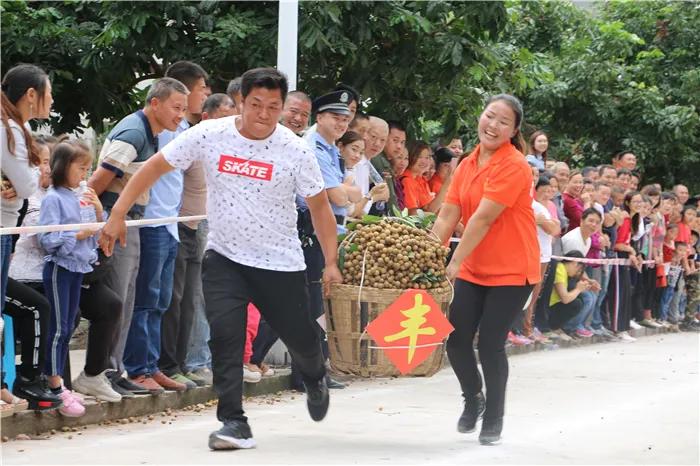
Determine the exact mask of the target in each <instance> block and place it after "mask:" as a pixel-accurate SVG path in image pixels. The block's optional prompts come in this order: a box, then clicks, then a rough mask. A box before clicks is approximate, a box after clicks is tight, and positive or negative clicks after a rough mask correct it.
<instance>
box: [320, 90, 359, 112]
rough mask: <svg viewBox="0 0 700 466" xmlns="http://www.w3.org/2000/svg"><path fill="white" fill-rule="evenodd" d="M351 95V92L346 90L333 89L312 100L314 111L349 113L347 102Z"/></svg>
mask: <svg viewBox="0 0 700 466" xmlns="http://www.w3.org/2000/svg"><path fill="white" fill-rule="evenodd" d="M352 97H353V96H352V94H351V93H350V92H348V91H335V92H329V93H328V94H324V95H322V96H321V97H318V98H316V100H314V105H313V110H314V113H323V112H333V113H339V114H341V115H350V107H348V104H349V103H350V101H351V100H352Z"/></svg>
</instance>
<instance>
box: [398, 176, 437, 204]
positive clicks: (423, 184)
mask: <svg viewBox="0 0 700 466" xmlns="http://www.w3.org/2000/svg"><path fill="white" fill-rule="evenodd" d="M401 184H402V185H403V197H404V205H405V206H406V208H407V209H422V208H423V207H425V206H427V205H428V204H430V203H431V202H432V200H433V197H434V196H433V194H432V193H431V192H430V186H428V182H427V181H425V178H423V177H422V176H418V177H415V176H413V174H412V173H411V172H409V171H407V172H406V174H405V176H404V177H403V178H401Z"/></svg>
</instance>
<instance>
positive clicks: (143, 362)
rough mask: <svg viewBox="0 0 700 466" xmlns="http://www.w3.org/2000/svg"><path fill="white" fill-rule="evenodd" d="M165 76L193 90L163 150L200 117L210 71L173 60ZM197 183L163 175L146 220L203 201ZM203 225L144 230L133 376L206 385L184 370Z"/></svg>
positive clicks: (161, 143)
mask: <svg viewBox="0 0 700 466" xmlns="http://www.w3.org/2000/svg"><path fill="white" fill-rule="evenodd" d="M165 74H166V76H169V77H172V78H174V79H177V80H178V81H180V82H182V83H183V84H184V85H185V86H187V88H188V89H189V90H190V93H189V95H188V97H187V112H186V113H185V118H184V119H183V120H182V122H181V123H180V125H179V126H178V128H177V129H176V130H175V131H164V132H163V133H162V134H160V135H159V136H158V147H159V148H163V147H165V146H166V145H167V144H168V143H169V142H171V141H173V140H175V139H176V138H178V137H179V136H180V135H181V134H183V133H184V132H185V131H187V130H188V129H189V128H190V127H192V126H194V125H195V124H197V123H198V122H199V121H200V120H201V114H202V112H203V106H204V102H205V101H206V99H207V93H206V87H207V84H206V81H207V79H208V75H207V73H206V71H204V69H203V68H202V67H201V66H199V65H197V64H196V63H193V62H190V61H179V62H176V63H173V64H172V65H171V66H170V67H169V68H168V69H167V70H166V72H165ZM201 180H203V178H201ZM192 181H193V178H192V177H191V176H188V177H187V182H188V186H187V188H186V189H185V186H184V183H185V177H184V173H183V171H182V170H173V171H171V172H169V173H167V174H165V175H163V176H161V177H160V179H159V180H158V181H157V182H156V183H155V184H154V185H153V187H151V200H150V202H149V204H148V206H147V207H146V215H145V218H152V219H156V218H167V217H177V216H178V214H179V213H180V211H181V206H182V205H183V203H185V202H186V203H187V204H190V203H191V202H193V201H194V200H193V199H190V197H191V196H193V195H194V193H195V192H199V193H198V194H197V196H199V199H201V198H202V195H203V194H202V193H201V189H202V186H196V187H195V186H191V185H189V184H190V183H192ZM199 182H200V181H198V183H199ZM183 193H184V194H185V196H183ZM195 202H196V201H195ZM198 225H199V222H189V224H188V225H185V224H184V223H169V224H166V225H153V226H148V227H143V228H141V229H140V230H139V234H140V235H141V264H140V266H139V274H138V277H137V279H136V299H135V302H134V318H133V319H132V323H131V328H130V330H129V339H128V340H127V343H126V349H125V351H124V365H125V366H126V369H127V371H128V372H129V376H130V377H132V379H134V378H138V377H140V376H148V375H150V376H151V377H152V378H153V380H154V381H155V382H157V383H158V384H159V385H161V386H162V387H163V388H164V389H166V390H177V391H183V390H186V389H190V388H195V387H196V386H197V384H200V385H202V384H203V383H204V381H203V380H200V379H196V380H193V379H189V378H187V377H185V375H184V374H183V372H184V369H183V366H184V363H185V357H186V355H187V344H188V342H189V336H190V333H189V331H190V328H191V327H192V319H193V316H194V307H195V299H194V295H191V294H190V292H191V291H193V290H195V291H196V290H198V289H201V283H200V282H198V280H200V281H201V279H200V278H199V275H200V274H199V271H198V270H197V271H196V273H194V274H190V275H188V274H187V262H188V261H187V259H189V258H192V257H195V256H197V255H198V251H197V244H196V231H197V226H198ZM198 260H201V259H198ZM186 282H187V283H186Z"/></svg>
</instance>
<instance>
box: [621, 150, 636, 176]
mask: <svg viewBox="0 0 700 466" xmlns="http://www.w3.org/2000/svg"><path fill="white" fill-rule="evenodd" d="M620 168H626V169H627V170H629V171H634V170H636V169H637V156H636V155H634V154H633V153H632V152H625V153H624V154H622V155H621V156H620Z"/></svg>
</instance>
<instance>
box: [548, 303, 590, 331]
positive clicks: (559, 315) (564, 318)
mask: <svg viewBox="0 0 700 466" xmlns="http://www.w3.org/2000/svg"><path fill="white" fill-rule="evenodd" d="M582 308H583V298H581V296H580V295H579V296H577V297H576V299H574V300H573V301H571V302H570V303H566V304H564V303H562V302H558V303H557V304H555V305H554V306H552V307H551V308H550V315H549V324H550V325H551V326H552V328H553V329H555V330H558V329H560V328H561V327H562V326H563V325H564V324H565V323H567V322H568V321H570V320H571V319H573V318H574V317H576V316H577V315H578V314H579V313H580V312H581V309H582Z"/></svg>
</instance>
